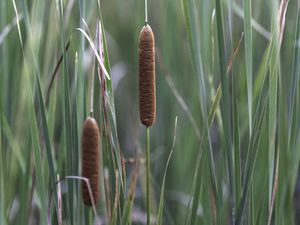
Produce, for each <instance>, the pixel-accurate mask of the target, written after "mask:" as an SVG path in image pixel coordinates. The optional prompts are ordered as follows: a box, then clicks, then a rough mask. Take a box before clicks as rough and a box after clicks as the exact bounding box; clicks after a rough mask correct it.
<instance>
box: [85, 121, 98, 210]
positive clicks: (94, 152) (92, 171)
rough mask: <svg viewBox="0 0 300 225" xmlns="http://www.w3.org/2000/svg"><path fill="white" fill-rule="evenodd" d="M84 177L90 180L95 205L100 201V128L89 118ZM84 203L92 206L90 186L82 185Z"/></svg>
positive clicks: (86, 130) (86, 123) (86, 124)
mask: <svg viewBox="0 0 300 225" xmlns="http://www.w3.org/2000/svg"><path fill="white" fill-rule="evenodd" d="M82 177H86V178H88V180H89V182H90V186H91V189H92V195H93V199H94V203H95V205H96V204H97V202H98V199H99V128H98V124H97V121H96V120H95V119H94V118H92V117H88V118H87V119H86V120H85V122H84V125H83V133H82ZM82 197H83V202H84V203H85V204H86V205H88V206H92V200H91V197H90V194H89V190H88V186H87V184H86V183H85V182H83V183H82Z"/></svg>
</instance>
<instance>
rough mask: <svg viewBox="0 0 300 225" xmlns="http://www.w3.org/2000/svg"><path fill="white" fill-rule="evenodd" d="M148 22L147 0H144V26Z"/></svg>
mask: <svg viewBox="0 0 300 225" xmlns="http://www.w3.org/2000/svg"><path fill="white" fill-rule="evenodd" d="M147 24H148V1H147V0H145V26H146V25H147Z"/></svg>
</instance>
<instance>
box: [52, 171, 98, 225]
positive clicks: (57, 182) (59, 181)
mask: <svg viewBox="0 0 300 225" xmlns="http://www.w3.org/2000/svg"><path fill="white" fill-rule="evenodd" d="M66 179H69V180H77V181H78V180H79V181H83V182H84V183H85V184H86V185H87V188H88V191H89V195H90V198H91V201H92V209H93V213H94V215H95V217H96V221H95V224H96V225H100V219H99V217H98V215H97V210H96V206H95V201H94V198H93V193H92V188H91V185H90V182H89V180H88V179H87V178H85V177H80V176H65V177H63V178H62V179H60V180H58V181H56V182H55V183H54V186H53V187H52V188H51V190H50V192H49V202H48V219H47V224H48V225H51V203H52V193H53V190H55V187H56V185H58V184H59V183H61V182H62V181H64V180H66Z"/></svg>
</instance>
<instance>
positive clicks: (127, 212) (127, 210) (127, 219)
mask: <svg viewBox="0 0 300 225" xmlns="http://www.w3.org/2000/svg"><path fill="white" fill-rule="evenodd" d="M137 160H138V159H137ZM138 174H139V162H137V164H136V165H135V169H134V171H133V175H132V178H131V184H130V188H129V190H128V199H127V201H126V202H125V207H124V212H123V215H122V223H121V224H122V225H129V224H131V210H132V206H133V202H134V196H135V190H136V182H137V178H138Z"/></svg>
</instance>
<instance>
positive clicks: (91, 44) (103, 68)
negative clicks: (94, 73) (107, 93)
mask: <svg viewBox="0 0 300 225" xmlns="http://www.w3.org/2000/svg"><path fill="white" fill-rule="evenodd" d="M76 30H78V31H79V32H80V33H82V34H83V35H84V37H85V38H86V39H87V40H88V42H89V44H90V46H91V48H92V50H93V52H94V54H95V56H96V59H97V61H98V63H99V64H100V66H101V69H102V70H103V72H104V74H105V76H106V77H107V79H109V80H110V76H109V74H108V72H107V70H106V68H105V66H104V64H103V62H102V61H101V58H100V56H99V54H98V52H97V49H96V47H95V46H94V43H93V42H92V40H91V38H90V37H89V36H88V34H87V33H86V32H85V31H84V30H83V29H81V28H76Z"/></svg>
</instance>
